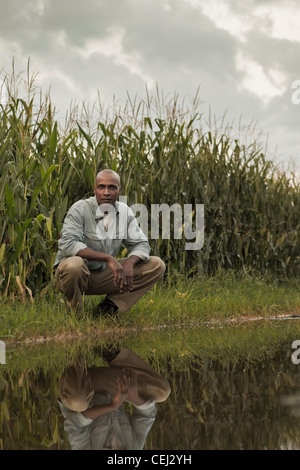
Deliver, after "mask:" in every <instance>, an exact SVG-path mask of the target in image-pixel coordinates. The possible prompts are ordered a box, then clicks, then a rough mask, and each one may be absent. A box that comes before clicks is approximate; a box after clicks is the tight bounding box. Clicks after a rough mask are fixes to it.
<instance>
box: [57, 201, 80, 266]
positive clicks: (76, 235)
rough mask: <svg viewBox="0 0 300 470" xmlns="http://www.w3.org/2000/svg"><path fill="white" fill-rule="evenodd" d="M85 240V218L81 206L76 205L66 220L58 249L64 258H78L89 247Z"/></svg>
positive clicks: (70, 210)
mask: <svg viewBox="0 0 300 470" xmlns="http://www.w3.org/2000/svg"><path fill="white" fill-rule="evenodd" d="M83 240H84V216H83V214H82V207H81V204H80V203H79V202H78V203H75V204H73V206H72V207H71V208H70V209H69V211H68V213H67V215H66V218H65V220H64V224H63V228H62V232H61V238H60V239H59V241H58V248H59V250H60V252H61V255H62V256H63V257H64V258H67V257H69V256H76V255H77V253H78V252H79V251H81V250H84V249H85V248H86V247H87V245H86V244H85V243H84V242H83Z"/></svg>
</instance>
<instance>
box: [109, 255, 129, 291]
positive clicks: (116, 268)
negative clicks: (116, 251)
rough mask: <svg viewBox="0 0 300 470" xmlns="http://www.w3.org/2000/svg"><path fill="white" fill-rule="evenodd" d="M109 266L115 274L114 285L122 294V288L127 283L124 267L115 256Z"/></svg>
mask: <svg viewBox="0 0 300 470" xmlns="http://www.w3.org/2000/svg"><path fill="white" fill-rule="evenodd" d="M107 266H108V267H109V268H110V269H111V270H112V272H113V274H114V285H115V286H116V287H119V288H120V291H121V292H122V288H123V286H124V283H125V275H124V268H123V266H122V265H121V264H120V263H119V262H118V261H117V260H116V259H115V258H114V257H113V256H111V257H110V258H109V260H108V261H107Z"/></svg>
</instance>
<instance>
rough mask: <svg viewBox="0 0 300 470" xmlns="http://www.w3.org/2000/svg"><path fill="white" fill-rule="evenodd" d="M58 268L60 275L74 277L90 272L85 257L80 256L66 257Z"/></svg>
mask: <svg viewBox="0 0 300 470" xmlns="http://www.w3.org/2000/svg"><path fill="white" fill-rule="evenodd" d="M57 269H58V271H59V274H60V275H67V276H70V277H74V278H75V277H78V276H82V273H83V272H85V273H86V274H88V267H87V265H86V263H85V261H84V259H83V258H81V257H80V256H71V257H70V258H66V259H64V260H63V261H61V263H60V264H59V266H58V268H57Z"/></svg>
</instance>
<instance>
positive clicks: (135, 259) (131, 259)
mask: <svg viewBox="0 0 300 470" xmlns="http://www.w3.org/2000/svg"><path fill="white" fill-rule="evenodd" d="M142 261H143V260H142V259H141V258H139V257H138V256H136V255H132V256H129V257H128V258H127V259H126V261H125V263H131V264H132V266H135V265H136V264H138V263H141V262H142Z"/></svg>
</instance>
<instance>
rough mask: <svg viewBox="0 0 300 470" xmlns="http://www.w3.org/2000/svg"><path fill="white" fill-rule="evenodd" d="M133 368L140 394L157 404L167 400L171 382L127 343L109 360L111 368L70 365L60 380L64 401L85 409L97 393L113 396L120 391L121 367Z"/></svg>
mask: <svg viewBox="0 0 300 470" xmlns="http://www.w3.org/2000/svg"><path fill="white" fill-rule="evenodd" d="M126 368H132V369H134V370H135V372H136V374H137V384H138V390H139V395H140V396H141V397H144V398H146V399H148V398H153V399H154V400H155V401H156V402H157V403H160V402H163V401H165V400H166V399H167V398H168V396H169V394H170V392H171V388H170V385H169V382H168V381H167V380H166V379H165V378H164V377H162V375H160V373H159V372H157V371H156V370H155V369H153V367H151V366H150V365H149V364H147V362H146V361H144V360H143V359H142V358H140V357H139V356H137V355H136V354H135V353H134V352H133V351H132V350H131V349H129V348H127V347H126V346H125V347H124V348H123V349H122V350H121V351H120V353H119V354H118V355H117V356H116V357H115V359H113V360H112V361H111V362H110V363H109V367H88V368H87V369H86V368H85V366H84V364H83V362H80V361H79V362H77V363H76V364H75V365H74V366H70V367H69V368H68V369H67V370H66V371H65V372H64V374H63V375H62V377H61V379H60V382H59V395H60V399H61V401H62V403H63V404H64V405H65V406H66V407H67V408H68V409H69V410H72V411H80V412H82V411H85V410H86V409H87V408H88V407H89V406H90V404H91V402H92V400H93V397H94V395H95V394H97V393H109V394H110V395H111V396H112V397H113V396H115V394H116V393H117V391H118V383H117V379H118V378H121V377H122V370H123V369H126Z"/></svg>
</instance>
